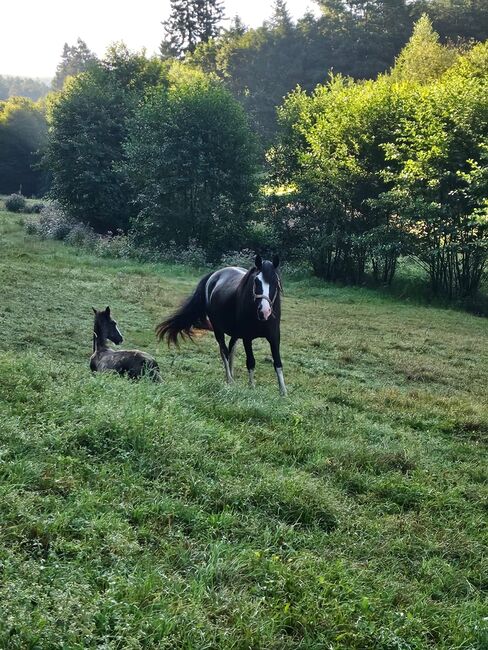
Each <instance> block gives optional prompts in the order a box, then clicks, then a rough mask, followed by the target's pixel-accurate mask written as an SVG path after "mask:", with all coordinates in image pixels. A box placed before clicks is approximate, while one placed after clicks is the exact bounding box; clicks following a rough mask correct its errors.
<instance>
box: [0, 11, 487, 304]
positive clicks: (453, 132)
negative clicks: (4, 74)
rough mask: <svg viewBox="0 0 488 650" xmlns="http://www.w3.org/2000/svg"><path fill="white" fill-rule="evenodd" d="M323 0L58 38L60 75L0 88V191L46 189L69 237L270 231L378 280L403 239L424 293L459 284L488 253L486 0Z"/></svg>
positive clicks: (224, 240)
mask: <svg viewBox="0 0 488 650" xmlns="http://www.w3.org/2000/svg"><path fill="white" fill-rule="evenodd" d="M319 5H320V7H321V10H322V13H321V16H319V17H314V16H312V15H305V16H304V17H303V18H302V19H300V20H298V21H297V22H296V23H295V22H293V21H292V20H291V18H290V16H289V14H288V11H287V9H286V3H285V2H283V0H277V1H276V3H275V6H274V11H273V15H272V17H271V18H270V20H269V21H267V22H266V23H265V24H264V25H262V26H261V27H259V28H257V29H247V28H246V27H245V26H244V25H243V24H242V23H241V21H240V20H239V19H238V18H236V19H235V20H234V21H233V23H232V25H231V27H230V28H229V29H227V30H222V29H221V28H220V22H221V19H222V15H223V6H222V3H220V2H217V1H216V0H214V1H213V2H207V3H201V2H199V0H174V1H173V2H172V13H171V15H170V17H169V18H168V20H167V21H166V22H165V23H164V29H165V35H164V39H163V41H162V44H161V53H160V56H159V57H153V58H148V57H147V56H146V55H145V54H144V53H131V52H129V51H128V50H127V48H126V47H125V46H124V45H123V44H116V45H114V46H112V47H111V48H110V49H109V50H108V52H107V54H106V56H105V57H104V58H103V59H101V60H99V59H97V57H95V56H94V55H93V53H91V52H90V50H89V48H88V47H87V45H86V44H85V43H84V42H83V41H81V40H78V42H77V44H76V45H74V46H68V45H66V46H65V48H64V51H63V56H62V60H61V62H60V64H59V66H58V69H57V73H56V77H55V80H54V82H53V87H54V88H57V89H58V90H56V91H54V92H53V93H51V94H50V95H48V96H47V97H46V98H44V99H42V100H39V101H38V102H33V101H32V100H29V99H26V98H11V99H9V100H8V101H6V102H2V103H0V179H1V184H2V186H1V187H0V192H3V193H10V192H15V191H18V190H19V186H22V192H23V193H24V194H27V195H37V196H40V195H43V194H45V193H46V192H47V191H48V190H49V192H50V196H51V197H52V198H55V199H56V200H57V202H58V204H57V207H56V210H54V213H55V216H54V217H53V220H54V222H55V223H58V222H59V220H60V218H61V217H60V215H61V214H63V215H64V216H65V218H66V219H67V220H72V222H73V223H74V224H76V229H75V230H76V233H77V237H78V239H79V240H80V241H84V242H85V243H86V242H88V241H93V234H94V233H99V234H101V235H105V236H106V235H107V233H108V232H110V233H117V234H116V238H118V239H117V246H118V249H120V250H123V251H125V253H124V254H126V253H127V252H128V251H129V252H130V251H137V252H138V254H139V255H142V254H144V255H145V256H146V257H147V258H150V257H151V256H152V257H153V258H154V256H157V255H162V254H163V252H164V251H167V250H168V248H170V249H171V250H173V251H176V253H177V254H179V255H180V257H181V255H183V252H184V251H186V252H188V251H189V250H190V251H192V254H193V257H195V258H196V259H198V261H203V262H204V261H207V260H208V261H215V260H218V259H220V258H222V256H225V255H226V254H228V253H229V251H231V250H232V251H236V250H240V249H243V248H246V249H247V248H254V249H256V248H258V249H260V250H262V251H264V252H266V251H270V250H272V249H274V250H277V249H278V250H280V251H282V252H283V253H284V254H285V255H286V257H287V258H288V259H289V260H293V259H294V260H296V261H298V260H299V261H300V263H303V264H304V266H306V267H307V268H311V269H312V270H313V272H314V273H315V274H316V275H319V276H321V277H324V278H325V279H327V280H332V281H342V282H347V283H360V284H361V283H364V282H365V281H369V280H373V281H374V282H377V283H387V284H388V283H391V282H392V280H393V278H394V276H395V273H396V271H397V268H398V264H399V261H400V260H402V259H407V258H408V259H409V260H414V262H415V263H416V264H417V265H418V267H419V268H420V269H422V271H423V272H425V273H426V277H427V278H428V281H429V285H430V288H431V290H432V291H433V292H434V293H436V294H438V295H443V296H446V297H448V298H451V299H452V298H456V299H458V298H462V299H466V298H469V299H472V297H473V296H475V295H476V294H477V293H478V291H479V288H480V285H481V283H482V280H483V273H484V271H485V267H486V258H487V210H488V208H487V202H486V181H487V174H486V156H487V146H488V145H487V121H488V120H487V115H486V113H487V106H488V102H487V98H488V97H487V76H488V75H487V70H488V55H487V45H486V36H487V35H486V33H485V32H484V31H483V30H484V29H485V31H486V25H488V20H487V19H486V18H487V14H488V10H487V9H486V8H485V6H484V5H485V3H483V2H462V1H447V0H445V1H440V0H439V1H432V2H406V1H404V0H398V1H395V2H381V1H379V0H374V1H364V0H362V1H360V0H357V1H354V2H342V1H339V0H321V1H320V2H319ZM422 12H424V13H422ZM436 30H437V31H436ZM216 115H218V116H219V119H218V120H216V119H215V116H216ZM83 228H85V230H83ZM87 229H88V230H87ZM44 230H45V231H46V232H47V231H49V227H45V229H44ZM54 230H56V228H54ZM71 230H72V228H70V227H64V230H63V228H61V231H63V232H65V231H66V232H71ZM56 232H57V231H56ZM111 236H112V235H111ZM122 244H123V245H122ZM141 251H143V253H141Z"/></svg>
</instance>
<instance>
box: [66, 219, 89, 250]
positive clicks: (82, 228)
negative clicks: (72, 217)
mask: <svg viewBox="0 0 488 650" xmlns="http://www.w3.org/2000/svg"><path fill="white" fill-rule="evenodd" d="M64 241H65V242H66V243H67V244H69V245H70V246H78V247H79V248H90V249H91V248H93V247H94V246H95V244H96V241H97V236H96V235H95V233H94V231H93V229H92V228H90V226H87V225H86V224H84V223H79V222H75V223H73V225H72V227H71V229H70V231H69V232H68V233H67V234H66V236H65V238H64Z"/></svg>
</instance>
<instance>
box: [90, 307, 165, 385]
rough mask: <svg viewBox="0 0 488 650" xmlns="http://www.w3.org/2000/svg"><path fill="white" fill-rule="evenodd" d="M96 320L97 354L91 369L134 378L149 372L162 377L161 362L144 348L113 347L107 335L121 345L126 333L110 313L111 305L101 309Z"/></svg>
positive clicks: (95, 341) (158, 379)
mask: <svg viewBox="0 0 488 650" xmlns="http://www.w3.org/2000/svg"><path fill="white" fill-rule="evenodd" d="M92 309H93V311H94V313H95V322H94V324H93V354H92V356H91V357H90V369H91V370H92V371H93V372H97V371H98V372H118V373H119V375H127V377H130V378H131V379H139V378H140V377H142V376H143V375H147V376H148V377H150V378H151V379H152V380H154V381H161V375H160V373H159V366H158V364H157V362H156V360H155V359H153V357H151V356H150V355H149V354H146V352H141V351H140V350H112V348H110V347H108V346H107V339H109V340H110V341H112V342H113V343H115V345H119V344H120V343H122V341H123V338H122V334H121V333H120V331H119V328H118V327H117V323H116V322H115V321H114V319H113V318H112V316H111V314H110V307H107V308H106V309H103V310H102V311H97V310H96V309H95V308H94V307H93V308H92Z"/></svg>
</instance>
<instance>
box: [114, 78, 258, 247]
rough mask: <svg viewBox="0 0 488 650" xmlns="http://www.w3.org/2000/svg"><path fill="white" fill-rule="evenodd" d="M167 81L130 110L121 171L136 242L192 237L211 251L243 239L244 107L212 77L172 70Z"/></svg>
mask: <svg viewBox="0 0 488 650" xmlns="http://www.w3.org/2000/svg"><path fill="white" fill-rule="evenodd" d="M172 75H173V77H174V81H173V83H172V84H171V86H170V88H169V89H166V88H159V89H156V90H155V91H153V92H151V93H149V95H148V97H147V100H146V101H145V102H144V103H143V104H141V105H140V106H139V108H138V110H137V111H136V113H135V116H134V119H133V120H132V121H131V123H130V127H129V139H128V142H127V144H126V147H125V151H126V155H127V164H126V165H125V173H126V178H127V180H128V182H129V183H130V184H131V186H132V188H133V190H134V193H135V195H136V196H137V200H136V204H137V206H138V208H139V212H138V215H137V217H136V218H135V219H134V220H133V222H132V224H133V231H134V236H135V238H136V239H137V241H138V242H141V243H147V242H151V243H152V244H153V245H155V246H160V245H161V244H167V243H169V242H170V241H174V242H175V243H176V245H177V246H181V247H183V248H185V247H187V246H188V244H189V243H190V241H194V242H195V243H196V244H197V245H198V246H201V247H203V248H204V249H205V251H207V254H208V255H209V256H210V257H211V258H218V257H219V256H220V255H221V254H222V252H224V251H225V250H228V249H229V248H233V247H236V246H237V247H239V246H241V245H242V244H244V243H245V241H246V228H247V224H248V221H249V219H250V217H251V215H252V211H251V207H252V202H253V199H254V197H255V193H256V182H257V174H256V172H257V154H256V146H255V139H254V136H253V134H252V132H251V130H250V128H249V126H248V124H247V121H246V118H245V115H244V112H243V110H242V108H241V107H240V106H239V104H238V103H237V102H236V101H235V100H234V99H233V98H232V96H231V95H230V93H229V92H228V91H227V90H225V88H224V87H223V86H222V84H220V83H219V82H216V81H214V80H212V79H211V78H209V77H206V76H204V75H203V74H197V73H195V74H192V73H188V72H185V69H184V68H183V67H182V66H177V67H176V69H174V70H173V72H172Z"/></svg>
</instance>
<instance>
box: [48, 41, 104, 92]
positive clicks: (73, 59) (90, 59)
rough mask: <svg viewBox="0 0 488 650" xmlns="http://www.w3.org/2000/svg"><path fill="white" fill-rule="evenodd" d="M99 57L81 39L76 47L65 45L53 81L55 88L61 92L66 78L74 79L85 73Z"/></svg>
mask: <svg viewBox="0 0 488 650" xmlns="http://www.w3.org/2000/svg"><path fill="white" fill-rule="evenodd" d="M96 60H97V57H96V56H95V55H94V54H93V52H91V51H90V49H89V48H88V45H87V44H86V43H85V41H83V40H82V39H81V38H79V39H78V40H77V41H76V45H71V46H70V45H68V43H65V44H64V47H63V53H62V55H61V61H60V62H59V64H58V67H57V68H56V74H55V76H54V79H53V88H56V89H58V90H60V89H61V88H62V87H63V84H64V81H65V79H66V77H72V76H75V75H77V74H80V72H85V71H86V70H87V69H88V68H89V67H90V65H91V64H92V63H94V62H95V61H96Z"/></svg>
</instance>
